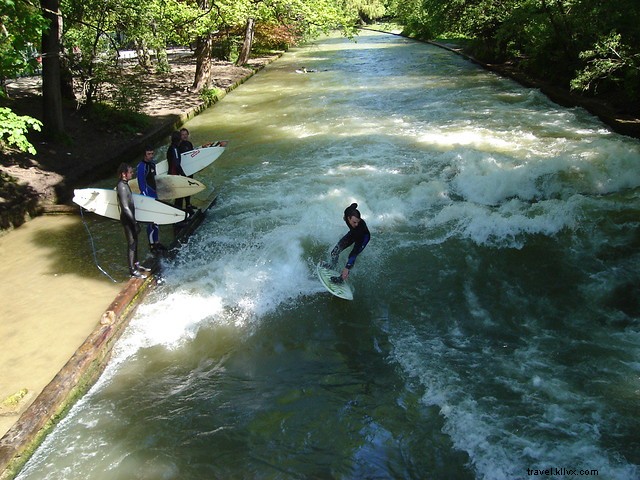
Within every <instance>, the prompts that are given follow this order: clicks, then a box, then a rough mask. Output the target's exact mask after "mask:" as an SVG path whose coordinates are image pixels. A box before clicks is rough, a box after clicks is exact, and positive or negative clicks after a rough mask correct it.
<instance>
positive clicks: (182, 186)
mask: <svg viewBox="0 0 640 480" xmlns="http://www.w3.org/2000/svg"><path fill="white" fill-rule="evenodd" d="M129 187H131V191H132V192H133V193H140V186H139V185H138V179H137V178H133V179H131V180H129ZM156 188H157V193H158V200H171V199H173V198H182V197H189V196H191V195H195V194H196V193H198V192H201V191H202V190H204V189H205V188H206V187H205V185H204V183H202V182H199V181H198V180H195V179H193V178H189V177H183V176H182V175H162V176H158V175H156Z"/></svg>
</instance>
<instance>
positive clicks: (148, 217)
mask: <svg viewBox="0 0 640 480" xmlns="http://www.w3.org/2000/svg"><path fill="white" fill-rule="evenodd" d="M73 203H75V204H77V205H80V206H81V207H82V208H84V209H86V210H88V211H90V212H93V213H97V214H98V215H102V216H103V217H108V218H113V219H114V220H119V219H120V208H119V206H118V194H117V193H116V191H115V190H110V189H107V188H81V189H76V190H74V191H73ZM133 205H134V206H135V208H136V220H137V221H139V222H146V223H157V224H158V225H169V224H171V223H178V222H181V221H183V220H184V219H186V218H187V213H186V212H184V211H183V210H180V209H178V208H175V207H172V206H171V205H167V204H166V203H162V202H159V201H158V200H156V199H155V198H151V197H145V196H144V195H138V194H135V193H134V194H133Z"/></svg>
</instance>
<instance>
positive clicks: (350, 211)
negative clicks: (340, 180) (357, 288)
mask: <svg viewBox="0 0 640 480" xmlns="http://www.w3.org/2000/svg"><path fill="white" fill-rule="evenodd" d="M343 219H344V221H345V223H346V224H347V227H349V231H348V232H347V234H346V235H345V236H344V237H342V238H341V239H340V241H339V242H338V243H337V245H336V246H335V247H333V250H332V251H331V266H332V268H335V267H336V265H337V264H338V257H339V256H340V252H342V251H343V250H344V249H345V248H347V247H349V246H351V245H353V249H352V250H351V253H349V258H348V259H347V264H346V265H345V267H344V268H343V269H342V273H341V274H340V276H339V277H334V278H332V279H331V280H332V281H334V282H342V281H344V280H346V279H347V278H348V277H349V271H350V270H351V269H352V268H353V265H354V264H355V263H356V257H357V256H358V255H360V253H362V251H363V250H364V248H365V247H366V246H367V243H369V239H370V238H371V234H370V233H369V229H368V228H367V224H366V223H365V221H364V220H363V219H362V218H361V216H360V212H359V211H358V204H357V203H352V204H351V205H349V206H348V207H347V208H346V209H345V211H344V217H343Z"/></svg>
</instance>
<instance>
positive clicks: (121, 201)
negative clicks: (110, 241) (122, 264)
mask: <svg viewBox="0 0 640 480" xmlns="http://www.w3.org/2000/svg"><path fill="white" fill-rule="evenodd" d="M118 177H119V181H118V185H117V186H116V191H117V193H118V207H120V223H121V224H122V228H124V236H125V238H126V239H127V260H128V263H129V274H130V275H131V276H132V277H136V278H144V275H142V272H148V271H149V269H148V268H145V267H143V266H142V265H140V263H139V262H138V233H139V232H140V226H139V225H138V222H137V221H136V208H135V206H134V204H133V194H132V193H131V187H129V180H131V178H133V167H131V166H129V165H127V164H126V163H121V164H120V167H118Z"/></svg>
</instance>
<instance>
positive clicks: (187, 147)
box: [172, 128, 194, 215]
mask: <svg viewBox="0 0 640 480" xmlns="http://www.w3.org/2000/svg"><path fill="white" fill-rule="evenodd" d="M172 139H173V138H172ZM191 150H193V143H191V142H190V141H189V130H187V129H186V128H181V129H180V143H179V145H178V156H179V158H182V154H183V153H186V152H190V151H191ZM183 174H184V172H183ZM189 178H193V175H189ZM184 204H185V207H184V208H185V210H186V211H187V213H188V214H189V215H193V213H194V210H193V206H192V205H191V197H185V198H184ZM175 206H176V207H178V208H182V199H181V198H177V199H176V202H175Z"/></svg>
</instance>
